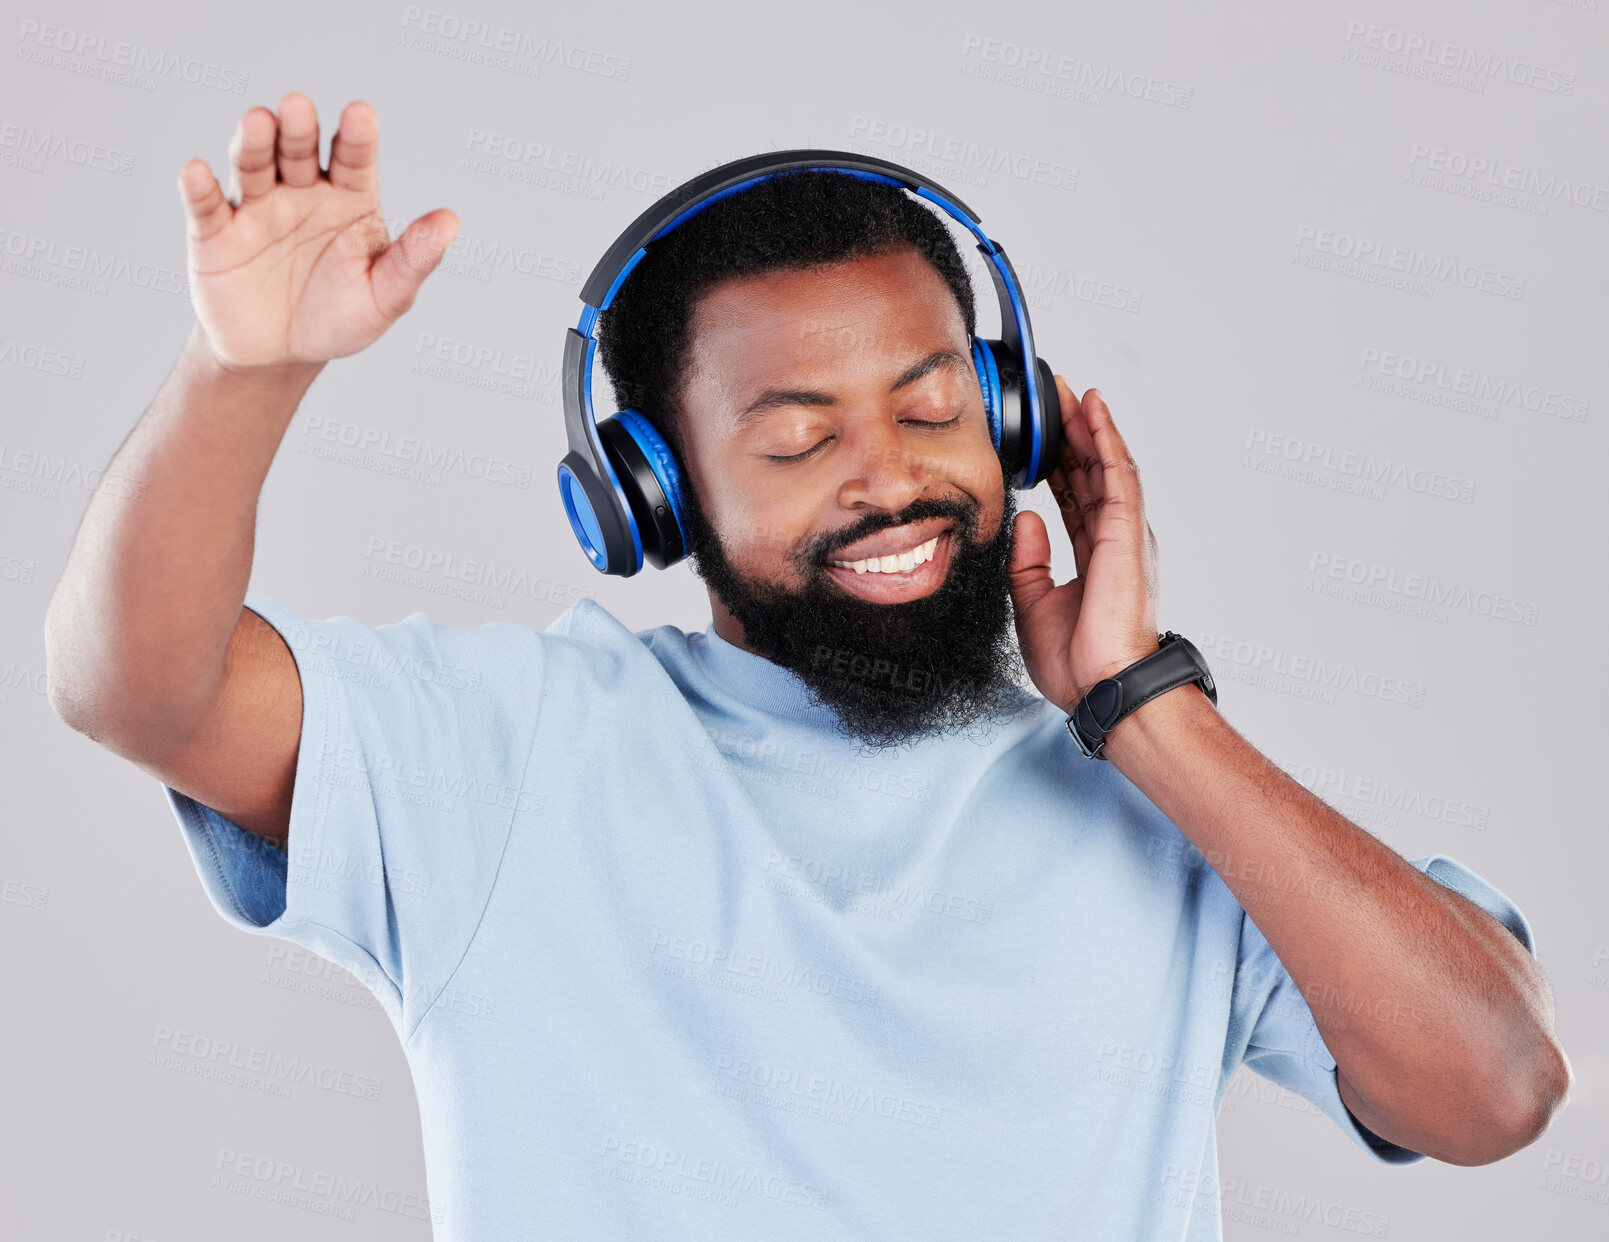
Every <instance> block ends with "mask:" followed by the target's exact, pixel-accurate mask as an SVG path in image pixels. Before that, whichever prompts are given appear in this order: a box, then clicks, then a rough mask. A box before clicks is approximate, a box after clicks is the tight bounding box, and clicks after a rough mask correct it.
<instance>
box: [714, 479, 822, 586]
mask: <svg viewBox="0 0 1609 1242" xmlns="http://www.w3.org/2000/svg"><path fill="white" fill-rule="evenodd" d="M819 509H820V506H819V505H817V504H814V503H813V502H812V498H811V497H810V496H808V495H805V494H803V493H802V492H801V490H800V489H799V488H797V487H785V486H783V485H781V484H779V483H777V482H775V481H771V482H764V481H758V480H749V481H747V482H746V484H745V486H744V487H742V488H739V487H728V488H726V489H724V491H723V494H722V497H721V502H720V513H719V515H718V516H716V517H715V518H714V522H715V529H716V532H717V534H719V536H720V538H721V544H722V546H723V547H724V548H725V549H726V555H727V559H728V560H729V561H731V563H732V564H733V565H734V566H735V567H737V568H738V569H741V570H742V571H743V572H744V573H745V574H747V575H749V576H751V577H754V578H759V579H763V580H765V581H768V582H781V581H793V580H794V579H795V577H796V575H795V573H794V570H793V566H792V558H793V556H794V554H795V551H796V550H797V549H798V547H799V546H800V544H801V543H803V542H804V540H805V538H806V537H807V536H808V534H809V532H810V529H811V524H812V522H813V521H814V519H815V515H816V514H817V513H818V512H819Z"/></svg>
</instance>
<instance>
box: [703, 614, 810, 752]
mask: <svg viewBox="0 0 1609 1242" xmlns="http://www.w3.org/2000/svg"><path fill="white" fill-rule="evenodd" d="M692 638H693V643H692V647H693V655H694V658H695V659H696V660H697V661H698V662H699V664H700V666H701V667H702V668H703V670H704V672H705V673H707V674H708V675H709V676H710V677H711V678H712V679H713V680H714V681H715V682H716V683H717V684H719V685H720V686H721V687H722V688H723V689H725V690H726V691H728V692H729V693H730V694H732V695H733V696H735V697H736V698H739V699H741V700H742V701H743V702H745V703H747V704H748V705H749V706H751V707H754V708H757V709H758V710H760V711H762V712H765V713H767V714H768V715H772V716H780V717H783V718H785V719H788V720H794V721H797V722H799V723H801V724H806V725H811V726H814V727H817V728H824V729H831V728H832V727H833V725H834V724H835V723H836V722H837V714H836V713H835V712H834V711H833V710H832V709H831V708H829V707H827V706H826V705H825V704H823V703H820V702H818V701H816V699H814V698H813V697H811V694H810V691H809V689H808V688H807V687H806V686H805V683H804V680H803V679H802V678H801V677H800V676H799V675H798V674H797V673H795V672H793V671H791V670H790V669H786V668H783V667H782V665H780V664H777V663H776V662H775V661H772V660H768V659H766V658H765V657H764V656H762V655H756V654H755V653H754V652H752V651H746V650H745V649H744V648H742V647H739V646H738V645H737V644H736V643H731V642H728V641H727V640H726V639H724V638H722V637H721V636H720V635H719V634H718V633H716V631H715V622H713V621H711V622H710V623H709V624H708V625H707V626H705V627H704V632H703V633H702V634H694V635H692Z"/></svg>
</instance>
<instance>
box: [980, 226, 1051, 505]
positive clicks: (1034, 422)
mask: <svg viewBox="0 0 1609 1242" xmlns="http://www.w3.org/2000/svg"><path fill="white" fill-rule="evenodd" d="M985 254H987V255H988V257H989V262H990V263H991V264H992V265H993V266H994V267H995V268H996V270H998V271H999V272H1000V274H1001V276H1003V277H1004V278H1005V286H1006V292H1007V293H1009V294H1010V295H1011V309H1012V312H1013V313H1014V314H1015V315H1016V317H1017V330H1018V332H1019V333H1021V334H1022V355H1023V363H1024V367H1023V377H1022V382H1023V384H1024V385H1025V387H1026V389H1027V400H1028V409H1029V410H1030V411H1037V410H1038V409H1039V355H1038V352H1037V351H1038V348H1039V347H1038V345H1037V344H1036V343H1035V342H1034V340H1033V336H1032V332H1031V330H1028V310H1027V308H1026V307H1025V306H1024V305H1023V304H1022V297H1021V290H1020V289H1019V288H1018V287H1017V282H1016V281H1015V280H1014V279H1013V278H1012V276H1011V273H1010V270H1009V269H1008V268H1007V266H1006V264H1005V262H1004V261H1003V260H1002V259H1001V257H1000V252H999V251H997V250H996V249H995V248H994V243H993V242H990V243H989V249H988V250H987V251H985ZM1028 426H1029V429H1030V430H1031V431H1032V432H1033V436H1032V438H1031V442H1030V444H1029V449H1028V465H1027V468H1026V470H1025V472H1024V474H1023V477H1024V478H1028V479H1031V478H1033V477H1034V475H1035V474H1037V473H1038V472H1039V454H1040V449H1041V445H1040V442H1039V441H1040V436H1039V419H1038V417H1037V416H1034V417H1030V418H1029V419H1028Z"/></svg>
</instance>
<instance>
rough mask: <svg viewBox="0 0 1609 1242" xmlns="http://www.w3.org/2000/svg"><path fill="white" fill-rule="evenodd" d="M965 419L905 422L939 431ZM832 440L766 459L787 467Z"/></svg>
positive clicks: (908, 419) (811, 454)
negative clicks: (785, 455)
mask: <svg viewBox="0 0 1609 1242" xmlns="http://www.w3.org/2000/svg"><path fill="white" fill-rule="evenodd" d="M963 417H964V416H963V415H961V414H957V415H956V416H955V417H954V418H947V419H945V420H944V421H943V422H941V423H936V422H934V421H933V420H931V419H927V418H907V419H905V420H904V421H905V422H908V423H915V424H916V425H917V426H918V427H932V428H935V429H938V428H943V427H953V426H955V425H956V424H957V423H959V422H960V421H961V419H962V418H963ZM831 440H832V437H831V436H828V437H827V438H826V439H825V440H819V441H817V442H816V443H815V444H812V445H811V446H810V447H809V448H807V449H806V450H805V451H804V452H802V453H794V454H793V455H792V456H790V457H777V456H776V455H774V454H772V453H767V454H766V455H765V457H766V460H767V461H774V462H776V463H777V464H779V465H786V464H788V463H790V462H797V461H803V460H805V458H807V457H811V456H814V455H815V453H816V450H818V449H820V448H822V447H823V446H824V445H826V444H827V443H829V442H830V441H831Z"/></svg>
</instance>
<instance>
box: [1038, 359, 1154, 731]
mask: <svg viewBox="0 0 1609 1242" xmlns="http://www.w3.org/2000/svg"><path fill="white" fill-rule="evenodd" d="M1056 388H1057V392H1058V393H1059V394H1060V397H1061V408H1062V429H1063V431H1064V433H1065V434H1064V435H1063V437H1062V457H1061V461H1060V463H1059V464H1058V465H1057V466H1056V468H1055V469H1054V470H1052V471H1051V473H1050V477H1049V479H1048V480H1047V482H1048V483H1049V484H1050V491H1051V495H1053V496H1054V497H1055V498H1056V503H1057V505H1058V507H1059V508H1060V510H1061V515H1062V524H1063V525H1064V526H1065V527H1066V529H1067V537H1068V539H1069V540H1070V541H1071V542H1072V545H1073V560H1074V565H1075V566H1076V568H1077V570H1078V576H1077V577H1076V578H1073V579H1070V580H1069V581H1067V582H1064V583H1062V584H1061V585H1060V586H1057V585H1056V584H1055V582H1054V580H1053V579H1052V578H1051V576H1050V533H1049V531H1048V530H1047V529H1046V527H1045V523H1044V519H1043V518H1041V517H1040V516H1039V515H1038V514H1037V513H1034V512H1033V511H1032V510H1026V511H1024V512H1022V513H1020V514H1018V515H1017V529H1016V542H1015V546H1014V549H1013V553H1012V563H1011V581H1012V587H1011V598H1012V605H1013V609H1014V611H1015V613H1016V618H1017V641H1018V645H1019V646H1020V647H1021V649H1022V656H1023V664H1024V665H1025V666H1026V668H1027V669H1028V673H1029V676H1030V677H1032V678H1033V682H1034V685H1035V686H1037V687H1038V688H1039V692H1040V693H1041V694H1043V695H1044V696H1045V697H1046V698H1047V699H1049V700H1050V701H1051V702H1052V703H1055V704H1056V705H1057V706H1059V707H1060V708H1062V710H1063V711H1067V712H1071V711H1072V709H1073V706H1074V704H1076V703H1077V702H1078V700H1079V699H1080V698H1082V697H1083V696H1084V695H1085V694H1086V693H1087V692H1088V691H1089V688H1090V687H1091V686H1093V685H1094V684H1095V683H1096V682H1097V681H1100V680H1101V679H1102V678H1103V677H1109V676H1111V675H1112V674H1113V673H1116V672H1118V671H1119V670H1120V669H1123V668H1126V667H1128V665H1130V664H1132V663H1133V662H1134V661H1135V660H1138V659H1140V658H1141V657H1142V656H1146V655H1149V654H1151V652H1153V651H1155V650H1156V649H1157V628H1156V624H1157V596H1158V582H1157V544H1156V535H1155V534H1154V533H1153V532H1152V530H1151V523H1150V522H1149V521H1148V520H1147V519H1146V516H1145V506H1144V502H1143V498H1142V496H1141V493H1140V473H1139V469H1138V467H1136V466H1135V464H1134V459H1133V458H1132V457H1130V456H1129V450H1128V446H1127V445H1126V444H1125V443H1124V442H1123V437H1122V436H1121V435H1119V434H1118V430H1117V427H1116V425H1115V424H1114V423H1113V422H1112V411H1111V410H1110V409H1108V408H1107V405H1106V402H1105V401H1104V400H1103V399H1102V397H1101V394H1100V390H1099V389H1096V388H1091V389H1090V390H1089V391H1088V392H1086V393H1085V394H1084V397H1083V400H1082V401H1080V400H1079V399H1078V398H1077V397H1076V396H1074V394H1073V390H1072V389H1071V388H1070V387H1069V386H1068V385H1067V382H1066V381H1065V380H1063V379H1062V377H1061V376H1059V375H1058V376H1057V377H1056Z"/></svg>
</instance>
